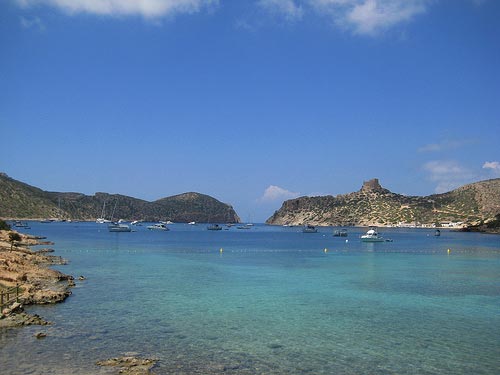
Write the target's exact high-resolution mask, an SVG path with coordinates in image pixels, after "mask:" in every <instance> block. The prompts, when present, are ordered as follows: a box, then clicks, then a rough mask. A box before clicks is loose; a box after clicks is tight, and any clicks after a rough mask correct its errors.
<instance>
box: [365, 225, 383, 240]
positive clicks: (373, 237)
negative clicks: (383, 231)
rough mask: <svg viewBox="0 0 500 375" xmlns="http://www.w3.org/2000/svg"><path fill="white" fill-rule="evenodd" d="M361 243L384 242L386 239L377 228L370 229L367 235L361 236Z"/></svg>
mask: <svg viewBox="0 0 500 375" xmlns="http://www.w3.org/2000/svg"><path fill="white" fill-rule="evenodd" d="M361 241H363V242H384V241H385V239H384V238H383V237H382V236H381V235H379V234H378V232H377V229H376V228H370V230H369V231H368V232H366V234H364V235H362V236H361Z"/></svg>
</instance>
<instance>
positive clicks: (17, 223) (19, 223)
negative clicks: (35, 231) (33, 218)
mask: <svg viewBox="0 0 500 375" xmlns="http://www.w3.org/2000/svg"><path fill="white" fill-rule="evenodd" d="M14 226H15V227H16V228H25V229H31V228H30V226H29V225H28V223H25V222H22V221H19V220H16V221H15V222H14Z"/></svg>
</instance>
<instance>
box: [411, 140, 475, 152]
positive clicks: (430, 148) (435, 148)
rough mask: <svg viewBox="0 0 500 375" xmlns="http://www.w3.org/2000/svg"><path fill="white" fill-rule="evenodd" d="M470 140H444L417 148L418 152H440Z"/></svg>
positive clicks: (458, 146) (456, 147) (453, 148)
mask: <svg viewBox="0 0 500 375" xmlns="http://www.w3.org/2000/svg"><path fill="white" fill-rule="evenodd" d="M472 142H473V141H472V140H444V141H441V142H438V143H429V144H427V145H425V146H422V147H420V148H419V149H418V152H441V151H449V150H456V149H458V148H460V147H462V146H465V145H468V144H470V143H472Z"/></svg>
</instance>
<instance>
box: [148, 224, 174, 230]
mask: <svg viewBox="0 0 500 375" xmlns="http://www.w3.org/2000/svg"><path fill="white" fill-rule="evenodd" d="M148 229H149V230H170V229H168V227H167V226H166V225H165V224H163V223H157V224H153V225H148Z"/></svg>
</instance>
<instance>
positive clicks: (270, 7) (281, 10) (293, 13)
mask: <svg viewBox="0 0 500 375" xmlns="http://www.w3.org/2000/svg"><path fill="white" fill-rule="evenodd" d="M257 5H258V6H260V7H261V8H262V9H264V10H265V11H268V12H271V13H273V14H278V15H280V16H283V17H284V18H285V19H286V20H287V21H298V20H300V19H302V16H303V14H304V11H303V8H302V6H300V5H297V4H296V3H295V1H294V0H259V1H258V2H257Z"/></svg>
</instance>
